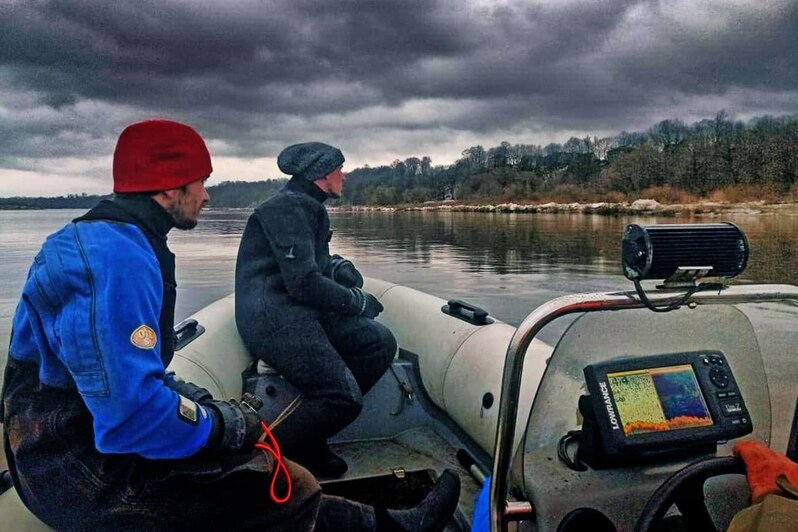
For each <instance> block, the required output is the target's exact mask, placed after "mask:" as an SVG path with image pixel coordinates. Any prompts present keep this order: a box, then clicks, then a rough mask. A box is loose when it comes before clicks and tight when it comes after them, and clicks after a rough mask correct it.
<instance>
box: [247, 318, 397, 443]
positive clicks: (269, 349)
mask: <svg viewBox="0 0 798 532" xmlns="http://www.w3.org/2000/svg"><path fill="white" fill-rule="evenodd" d="M253 354H255V355H256V356H258V358H261V359H263V360H264V361H265V362H266V363H267V364H269V365H270V366H272V367H273V368H274V369H275V370H277V371H278V372H279V373H280V374H281V375H282V376H283V377H284V378H285V379H287V380H288V381H289V382H290V383H291V384H293V385H294V386H296V387H297V388H298V389H299V391H300V392H302V394H303V400H302V404H301V405H300V406H299V407H298V408H297V409H296V410H295V411H294V412H293V413H292V414H291V415H290V416H288V417H287V418H285V419H284V420H283V421H282V423H280V424H279V425H278V426H277V427H276V428H275V431H274V433H275V436H276V437H277V440H278V441H279V442H280V447H281V448H282V449H283V450H284V451H285V452H286V453H287V454H288V455H289V456H291V455H294V456H296V455H298V454H302V453H303V452H307V451H310V452H312V450H313V449H314V448H315V447H316V446H318V445H319V444H321V443H322V442H324V441H325V440H326V439H327V438H329V437H330V436H332V435H334V434H336V433H337V432H339V431H340V430H341V429H343V428H344V427H346V426H347V425H349V424H350V423H351V422H352V421H354V420H355V418H357V416H358V414H360V411H361V410H362V408H363V395H365V394H366V393H367V392H368V391H369V390H370V389H371V388H372V387H373V386H374V384H376V382H377V381H378V380H379V379H380V377H382V375H383V374H384V373H385V372H386V371H387V369H388V367H389V366H390V365H391V361H392V360H393V358H394V356H395V355H396V339H395V338H394V336H393V334H392V333H391V331H390V330H389V329H388V328H387V327H385V326H384V325H382V324H381V323H378V322H376V321H374V320H371V319H367V318H363V317H359V316H356V317H348V316H340V315H325V316H322V318H321V319H320V320H319V321H308V322H304V323H297V324H295V325H292V326H287V327H283V328H281V329H280V330H279V331H277V333H275V334H271V335H269V336H268V337H267V340H266V342H265V343H264V345H263V346H262V348H261V349H259V350H258V351H257V352H255V353H253Z"/></svg>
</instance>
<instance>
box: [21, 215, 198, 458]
mask: <svg viewBox="0 0 798 532" xmlns="http://www.w3.org/2000/svg"><path fill="white" fill-rule="evenodd" d="M164 214H165V215H166V213H165V212H164ZM166 216H168V215H166ZM163 292H164V287H163V283H162V280H161V272H160V268H159V263H158V260H157V258H156V256H155V253H154V252H153V249H152V247H151V246H150V244H149V242H148V241H147V238H146V236H145V235H144V233H143V231H142V230H141V229H140V228H139V227H137V226H135V225H131V224H124V223H118V222H111V221H103V220H97V221H83V222H79V223H72V224H69V225H67V226H66V227H64V228H63V229H61V230H60V231H58V232H56V233H55V234H53V235H51V236H50V237H49V238H48V239H47V241H46V242H45V243H44V245H43V246H42V249H41V251H40V252H39V253H38V255H36V258H35V259H34V262H33V266H32V267H31V269H30V272H29V274H28V279H27V281H26V283H25V287H24V288H23V291H22V299H21V301H20V303H19V305H18V307H17V311H16V314H15V316H14V322H13V330H14V336H13V339H12V341H11V346H10V348H9V356H10V357H11V359H13V360H15V361H18V362H27V363H31V364H35V365H37V366H38V367H39V380H40V381H41V382H42V384H45V385H47V386H52V387H55V388H62V389H76V390H77V391H78V393H80V395H81V397H82V398H83V401H84V402H85V403H86V406H87V407H88V409H89V411H90V412H91V415H92V418H93V420H94V423H93V428H94V439H95V445H96V448H97V449H98V450H99V451H100V452H103V453H136V454H139V455H141V456H144V457H147V458H184V457H187V456H191V455H193V454H195V453H196V452H197V451H199V450H200V448H201V447H202V446H203V445H204V444H205V442H206V441H207V440H208V436H209V433H210V430H211V424H212V422H211V419H210V418H209V417H208V414H207V412H206V411H205V410H204V409H202V408H196V410H197V414H198V415H196V416H191V414H189V415H188V416H187V417H184V416H181V415H180V409H179V408H178V406H179V397H178V394H177V393H176V392H174V391H172V390H171V389H170V388H169V387H168V386H167V382H166V381H165V378H166V377H165V370H164V361H162V360H161V344H162V342H164V341H166V342H173V336H172V333H171V331H167V333H166V334H163V333H162V331H161V330H160V328H159V323H158V322H159V317H160V313H161V306H162V305H161V304H162V300H163ZM134 335H138V338H134V337H133V336H134ZM189 407H190V405H189ZM192 418H194V419H192Z"/></svg>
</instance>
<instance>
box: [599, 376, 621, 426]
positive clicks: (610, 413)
mask: <svg viewBox="0 0 798 532" xmlns="http://www.w3.org/2000/svg"><path fill="white" fill-rule="evenodd" d="M599 389H600V390H601V397H602V398H603V399H604V406H605V408H606V409H607V417H609V419H610V424H611V425H612V430H618V429H620V428H621V426H620V425H619V424H618V417H617V416H616V415H615V409H614V408H613V407H612V399H610V391H609V389H607V383H606V382H604V381H601V382H599Z"/></svg>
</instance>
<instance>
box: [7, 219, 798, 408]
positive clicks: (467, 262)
mask: <svg viewBox="0 0 798 532" xmlns="http://www.w3.org/2000/svg"><path fill="white" fill-rule="evenodd" d="M82 212H83V211H78V210H48V211H0V359H2V360H4V359H5V356H6V352H7V345H8V339H9V334H10V319H11V316H12V314H13V311H14V307H15V305H16V302H17V298H18V297H19V292H20V290H21V288H22V284H23V282H24V279H25V275H26V272H27V269H28V267H29V264H30V262H31V260H32V258H33V256H34V255H35V253H36V251H37V250H38V248H39V246H40V245H41V242H42V241H43V240H44V238H45V237H46V235H48V234H49V233H51V232H53V231H55V230H57V229H58V228H60V227H61V226H62V225H63V224H64V223H66V222H68V221H69V220H71V219H72V218H74V217H76V216H79V215H80V214H82ZM249 214H250V211H249V210H234V209H209V210H207V211H206V212H205V213H204V216H203V219H202V221H201V222H200V224H199V225H198V226H197V228H196V229H194V230H193V231H176V230H175V231H172V232H171V233H170V235H169V244H170V247H171V249H172V251H174V252H175V254H176V255H177V281H178V285H179V286H178V302H177V310H176V318H177V321H179V320H180V319H182V318H184V317H186V316H189V315H190V314H192V313H193V312H195V311H196V310H198V309H200V308H202V307H203V306H205V305H207V304H208V303H210V302H212V301H214V300H216V299H217V298H219V297H221V296H224V295H227V294H228V293H230V292H232V290H233V278H234V268H235V258H236V253H237V250H238V243H239V240H240V237H241V233H242V231H243V228H244V224H245V223H246V220H247V218H248V216H249ZM331 220H332V224H333V229H334V235H333V239H332V241H331V250H332V251H333V252H335V253H339V254H341V255H343V256H345V257H347V258H349V259H351V260H352V261H353V262H354V263H355V264H356V265H357V267H358V268H359V269H360V270H361V272H362V273H363V274H364V275H367V276H372V277H378V278H382V279H386V280H388V281H392V282H395V283H398V284H403V285H407V286H410V287H413V288H416V289H419V290H422V291H425V292H428V293H431V294H433V295H436V296H439V297H441V298H444V299H452V298H457V299H464V300H466V301H469V302H471V303H474V304H477V305H479V306H481V307H483V308H485V309H486V310H488V311H489V312H490V314H491V315H493V316H495V317H496V318H498V319H500V320H503V321H506V322H509V323H512V324H514V325H517V324H518V323H520V322H521V321H522V320H523V318H524V317H525V316H526V315H527V314H528V313H529V312H530V311H531V310H532V309H534V308H535V307H536V306H538V305H540V304H542V303H544V302H546V301H548V300H549V299H552V298H554V297H557V296H561V295H565V294H572V293H578V292H597V291H610V290H621V289H624V290H625V289H631V283H630V282H629V281H627V280H626V279H625V278H624V277H623V276H622V275H621V270H620V259H619V258H620V242H621V234H622V233H623V230H624V228H625V226H626V225H627V224H628V223H688V222H691V223H697V222H717V221H721V220H723V221H731V222H733V223H735V224H737V225H738V226H739V227H740V228H742V229H743V230H744V231H745V232H746V234H747V236H748V239H749V242H750V245H751V257H750V260H749V267H748V269H747V270H746V272H745V273H744V274H743V276H742V279H743V280H745V281H757V282H775V283H789V284H795V285H798V216H789V215H736V216H735V215H730V216H724V217H722V218H721V217H711V218H710V217H701V218H683V217H678V216H677V217H667V218H656V217H651V216H645V217H642V216H641V217H633V216H617V217H616V216H602V215H584V214H521V213H519V214H495V213H452V212H429V211H423V212H418V211H415V212H393V213H392V212H379V211H377V212H333V213H331ZM763 309H764V310H762V312H761V313H760V312H758V311H757V312H755V314H756V317H755V320H756V321H758V322H759V324H760V325H762V327H764V329H765V331H766V332H765V334H766V335H767V336H768V338H769V340H773V342H775V344H774V347H772V349H775V350H777V351H779V353H780V356H779V357H777V360H778V364H780V365H781V364H783V365H794V364H795V359H794V357H795V356H796V353H795V350H794V348H787V347H786V346H787V345H788V344H787V337H788V336H794V335H795V333H798V321H796V317H798V313H796V312H795V311H794V310H793V309H786V308H784V305H780V306H779V308H775V309H774V308H770V307H768V306H764V307H763ZM752 319H754V318H752ZM550 340H553V339H550ZM792 345H795V344H792ZM782 350H783V351H782ZM2 360H0V362H2ZM782 369H783V367H782ZM769 373H771V374H772V375H774V378H775V377H778V375H780V374H781V373H782V372H781V371H779V367H778V366H775V367H773V368H771V369H770V370H769ZM779 389H780V390H782V392H783V399H784V404H785V405H789V409H791V408H792V405H793V404H794V401H795V392H794V390H795V388H794V383H792V384H790V385H788V384H787V383H784V385H783V386H782V385H779Z"/></svg>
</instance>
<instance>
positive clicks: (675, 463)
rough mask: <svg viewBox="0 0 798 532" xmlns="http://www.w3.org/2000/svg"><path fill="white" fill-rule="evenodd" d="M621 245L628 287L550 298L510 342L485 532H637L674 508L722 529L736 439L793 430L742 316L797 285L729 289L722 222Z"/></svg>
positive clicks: (742, 498)
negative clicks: (537, 376)
mask: <svg viewBox="0 0 798 532" xmlns="http://www.w3.org/2000/svg"><path fill="white" fill-rule="evenodd" d="M622 247H623V257H622V262H623V266H624V274H625V275H626V276H627V278H629V279H630V280H631V281H633V283H634V285H635V290H634V291H628V292H618V293H596V294H577V295H569V296H564V297H561V298H558V299H555V300H552V301H550V302H548V303H545V304H544V305H541V306H540V307H538V308H537V309H535V310H534V311H533V312H532V313H531V314H530V315H529V316H527V318H526V319H525V320H524V321H523V322H522V323H521V325H520V326H519V327H518V329H517V330H516V333H515V334H514V336H513V338H512V339H511V341H510V345H509V347H508V351H507V357H506V361H505V365H504V375H503V380H502V392H501V395H500V398H501V399H500V406H499V419H498V428H497V435H496V445H495V454H494V459H493V468H492V473H493V482H492V484H491V487H490V495H491V501H490V514H491V515H490V521H491V530H492V531H494V532H495V531H499V530H506V529H507V526H508V523H511V522H514V523H515V525H516V527H517V529H518V530H534V531H546V530H551V531H555V530H556V531H558V532H568V531H575V530H583V529H586V527H588V526H589V527H590V528H591V529H596V530H636V531H637V530H640V531H648V530H651V529H652V528H651V527H652V526H653V524H655V523H656V521H658V520H660V519H662V517H663V515H664V514H665V512H666V511H667V510H668V509H669V508H670V507H671V506H672V505H673V504H674V503H675V504H676V506H677V508H678V509H679V512H680V513H677V514H676V515H675V518H677V519H680V520H681V524H682V525H686V526H688V528H689V527H695V529H700V530H714V529H715V527H716V526H717V527H718V528H719V529H720V528H725V527H726V526H728V523H729V521H730V520H731V518H732V516H733V515H734V513H736V512H737V511H738V510H740V509H742V508H744V507H745V506H747V504H748V497H749V493H748V488H747V485H746V483H745V479H744V477H743V476H742V475H740V474H739V473H744V469H743V468H742V463H741V462H740V460H739V459H737V458H735V457H734V456H733V453H732V448H733V446H734V444H735V442H736V441H737V440H738V439H739V438H743V437H750V438H754V439H757V440H759V441H763V442H765V443H767V444H770V443H771V441H772V440H773V439H774V438H776V437H778V438H781V435H782V433H783V432H785V431H787V432H789V427H790V424H789V422H784V419H783V416H782V415H781V414H779V415H778V416H776V413H775V410H776V409H777V408H778V405H773V404H772V402H771V391H770V390H769V387H768V378H767V374H766V371H765V365H764V362H763V354H762V351H761V349H760V342H759V338H758V331H756V330H755V328H754V326H753V324H752V322H751V319H750V317H749V315H752V314H753V315H755V314H757V312H761V307H762V303H770V302H787V301H796V300H798V288H795V287H792V286H784V285H745V284H741V285H737V286H730V283H729V279H730V278H731V277H733V276H735V275H737V274H739V273H740V272H742V271H743V269H744V268H745V265H746V263H747V261H748V255H749V251H748V244H747V240H746V239H745V235H743V234H742V232H741V231H739V229H737V228H736V227H735V226H733V225H732V224H697V225H689V226H678V225H666V226H639V225H635V224H633V225H630V226H629V227H628V229H627V232H626V234H625V235H624V238H623V241H622ZM644 282H645V285H644ZM652 283H658V284H656V285H655V286H652ZM568 315H573V316H576V319H575V320H573V321H572V323H571V324H570V325H569V326H568V328H567V330H566V331H565V333H564V334H563V335H562V336H561V337H560V339H559V341H558V342H557V344H556V346H555V348H554V351H553V353H552V355H551V357H550V358H549V360H548V361H547V366H546V369H545V372H544V374H543V376H542V379H541V382H540V384H539V386H538V389H537V392H536V394H535V398H534V401H533V404H532V407H531V410H530V413H529V417H528V420H527V422H526V424H525V428H526V430H525V434H524V439H523V442H522V445H521V446H520V448H518V449H515V448H514V447H513V444H512V443H513V442H512V435H513V434H514V433H515V430H516V426H515V420H516V419H517V411H518V408H519V407H518V404H519V401H518V389H519V383H518V382H519V381H518V380H517V379H519V376H520V373H521V368H522V367H523V365H524V363H525V356H526V349H527V346H528V345H529V343H530V342H531V341H532V340H534V339H535V338H536V337H537V335H538V333H540V332H541V331H542V330H543V329H544V328H545V327H546V326H548V325H549V324H550V323H552V322H553V321H555V320H557V319H559V318H562V317H564V316H568ZM788 397H791V398H792V400H791V401H790V403H789V404H790V405H791V404H792V403H793V402H794V401H795V397H794V395H793V394H788ZM790 414H792V412H790ZM776 417H778V420H779V423H778V424H774V422H773V420H774V418H776ZM792 425H793V426H794V425H795V420H794V419H793V421H792ZM731 473H738V474H731ZM711 477H712V478H711Z"/></svg>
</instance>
